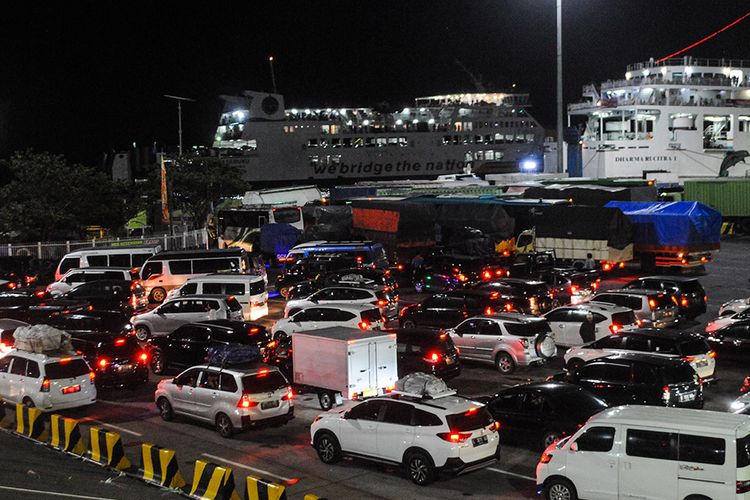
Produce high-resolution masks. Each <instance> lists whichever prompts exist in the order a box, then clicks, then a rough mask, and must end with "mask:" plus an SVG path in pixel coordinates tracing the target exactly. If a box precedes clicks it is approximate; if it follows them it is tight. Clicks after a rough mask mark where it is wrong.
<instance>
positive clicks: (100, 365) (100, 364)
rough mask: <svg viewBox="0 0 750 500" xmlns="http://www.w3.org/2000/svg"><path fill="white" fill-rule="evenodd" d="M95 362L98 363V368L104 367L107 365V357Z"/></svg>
mask: <svg viewBox="0 0 750 500" xmlns="http://www.w3.org/2000/svg"><path fill="white" fill-rule="evenodd" d="M96 364H97V365H99V368H106V367H107V365H109V360H108V359H107V358H101V359H100V360H99V361H98V362H97V363H96Z"/></svg>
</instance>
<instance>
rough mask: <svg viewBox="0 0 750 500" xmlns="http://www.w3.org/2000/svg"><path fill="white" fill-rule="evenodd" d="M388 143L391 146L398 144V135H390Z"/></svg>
mask: <svg viewBox="0 0 750 500" xmlns="http://www.w3.org/2000/svg"><path fill="white" fill-rule="evenodd" d="M388 145H389V146H398V137H389V138H388Z"/></svg>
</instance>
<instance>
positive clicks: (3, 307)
mask: <svg viewBox="0 0 750 500" xmlns="http://www.w3.org/2000/svg"><path fill="white" fill-rule="evenodd" d="M44 295H45V293H44V290H34V289H32V288H16V289H14V290H10V291H4V292H0V318H8V319H16V320H19V321H25V322H28V321H30V319H31V318H30V314H29V308H30V307H31V306H34V305H37V304H39V303H40V302H42V301H43V297H44Z"/></svg>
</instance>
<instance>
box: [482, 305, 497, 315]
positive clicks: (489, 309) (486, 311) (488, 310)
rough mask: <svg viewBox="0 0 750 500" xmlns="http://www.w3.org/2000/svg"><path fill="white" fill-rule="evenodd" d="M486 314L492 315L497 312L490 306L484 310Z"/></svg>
mask: <svg viewBox="0 0 750 500" xmlns="http://www.w3.org/2000/svg"><path fill="white" fill-rule="evenodd" d="M484 314H486V315H487V316H492V315H493V314H495V311H493V310H492V308H491V307H488V308H487V309H485V310H484Z"/></svg>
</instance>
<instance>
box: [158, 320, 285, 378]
mask: <svg viewBox="0 0 750 500" xmlns="http://www.w3.org/2000/svg"><path fill="white" fill-rule="evenodd" d="M270 341H271V335H270V334H269V333H268V331H267V330H266V327H264V326H263V325H259V324H256V323H248V322H245V321H231V320H228V319H218V320H214V321H201V322H199V323H188V324H187V325H182V326H180V327H178V328H177V329H176V330H175V331H173V332H172V333H170V334H169V335H167V336H166V337H156V338H152V339H150V340H149V341H148V350H149V360H150V364H151V370H152V371H153V372H154V373H155V374H157V375H161V374H163V373H166V372H167V371H168V370H169V369H170V368H171V367H175V366H179V367H188V366H195V365H199V364H201V363H205V362H206V360H207V358H208V350H209V349H211V348H215V347H220V346H224V345H227V344H246V345H255V346H257V347H258V349H259V350H260V352H261V353H262V352H263V351H264V350H265V348H266V346H267V345H268V343H269V342H270Z"/></svg>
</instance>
